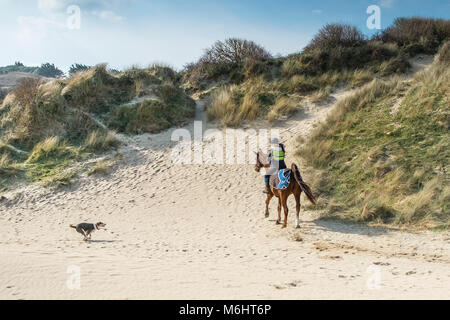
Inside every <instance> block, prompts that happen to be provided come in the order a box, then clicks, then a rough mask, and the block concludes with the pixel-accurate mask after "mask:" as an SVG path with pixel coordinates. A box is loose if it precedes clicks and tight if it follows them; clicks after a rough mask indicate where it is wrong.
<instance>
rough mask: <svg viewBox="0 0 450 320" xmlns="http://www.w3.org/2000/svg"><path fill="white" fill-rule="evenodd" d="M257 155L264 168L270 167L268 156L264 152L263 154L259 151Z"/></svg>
mask: <svg viewBox="0 0 450 320" xmlns="http://www.w3.org/2000/svg"><path fill="white" fill-rule="evenodd" d="M257 155H258V159H259V161H260V162H261V163H262V165H263V166H267V165H269V162H268V160H267V155H266V154H265V153H264V152H262V150H258V153H257Z"/></svg>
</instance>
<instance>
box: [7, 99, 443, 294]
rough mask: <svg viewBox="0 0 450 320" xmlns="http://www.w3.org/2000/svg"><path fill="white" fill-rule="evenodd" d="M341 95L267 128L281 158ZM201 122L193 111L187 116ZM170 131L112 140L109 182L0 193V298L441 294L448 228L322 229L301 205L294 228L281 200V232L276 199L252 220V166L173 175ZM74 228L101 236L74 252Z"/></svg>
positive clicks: (259, 203)
mask: <svg viewBox="0 0 450 320" xmlns="http://www.w3.org/2000/svg"><path fill="white" fill-rule="evenodd" d="M347 94H349V92H341V93H337V94H335V95H334V99H333V101H331V102H330V103H328V104H326V105H322V106H314V105H308V106H307V107H306V111H305V112H304V113H300V114H299V115H297V116H296V117H294V118H292V119H289V120H286V121H282V122H280V124H279V126H278V127H277V129H279V131H280V135H281V138H282V139H283V141H285V142H286V147H287V150H288V157H287V163H288V165H290V163H291V162H293V161H295V162H297V163H298V164H299V166H300V170H301V171H304V170H306V169H305V168H304V167H303V166H302V163H301V162H299V160H298V159H295V158H294V157H293V155H292V153H289V151H290V150H295V147H296V143H297V142H296V137H298V136H299V135H302V136H304V137H307V136H308V135H309V134H310V133H311V131H312V129H313V127H314V125H316V124H317V123H318V122H319V121H322V120H324V119H325V117H326V116H327V114H328V113H329V111H330V110H331V109H332V108H333V106H334V105H335V103H336V101H338V100H339V99H341V98H342V97H344V96H345V95H347ZM205 119H206V117H205V115H204V112H203V105H202V104H201V103H199V104H198V114H197V120H203V123H204V124H205V125H206V123H205V122H206V120H205ZM207 126H209V127H211V126H212V125H211V124H207ZM261 127H264V124H263V123H261ZM186 129H188V130H190V131H191V132H192V130H193V125H192V124H191V125H188V126H187V127H186ZM172 132H173V129H172V130H169V131H166V132H163V133H160V134H156V135H150V134H146V135H141V136H135V137H132V138H131V137H125V136H122V140H123V141H125V144H124V145H123V146H122V147H121V148H120V150H119V152H120V154H121V155H122V157H121V159H120V161H119V162H118V163H117V165H116V166H115V169H114V171H113V172H112V173H111V174H110V175H107V176H100V177H99V176H95V177H89V176H87V175H85V176H83V177H82V178H81V180H80V181H79V182H77V183H76V184H75V185H74V186H73V187H71V188H70V189H65V190H62V191H51V190H47V189H42V188H40V187H38V186H29V187H26V188H22V189H19V190H15V191H14V192H10V193H9V194H6V198H5V199H3V200H2V202H1V204H0V212H1V213H0V274H1V276H0V277H1V278H0V298H1V299H350V298H352V299H410V298H414V299H448V298H449V287H450V234H449V233H448V232H428V231H427V232H401V231H395V230H387V229H384V228H375V227H368V226H362V225H357V224H345V223H342V222H337V221H324V220H318V219H317V217H318V214H319V213H318V211H308V210H305V209H302V211H301V215H300V217H301V228H300V229H295V213H293V212H295V210H294V207H295V204H294V199H293V198H290V199H289V205H290V208H291V214H290V216H289V224H288V228H287V229H283V230H282V229H281V227H280V226H277V225H276V224H275V220H276V205H277V204H276V201H273V202H272V204H271V216H270V217H269V218H268V219H266V218H265V217H264V201H265V196H264V195H263V194H262V192H261V191H262V189H263V181H262V176H261V175H259V174H258V173H256V172H255V171H254V170H253V165H251V164H235V165H218V164H214V165H174V164H173V163H172V159H171V156H170V155H171V152H172V150H173V148H175V147H176V145H177V142H173V141H171V135H172ZM204 141H206V142H203V143H204V144H208V143H209V142H208V139H207V138H206V139H204ZM306 201H307V200H306V199H305V198H304V197H303V196H302V204H305V203H306ZM83 221H86V222H98V221H103V222H105V223H106V224H107V230H105V231H98V232H95V233H94V234H93V236H92V241H90V242H84V241H82V237H81V236H80V235H79V234H77V233H76V232H75V231H74V230H73V229H71V228H69V225H70V224H74V223H75V224H76V223H79V222H83ZM77 274H78V275H79V276H78V278H76V280H77V281H78V282H77V281H75V282H73V279H74V278H73V277H74V275H75V276H77ZM73 283H75V285H73Z"/></svg>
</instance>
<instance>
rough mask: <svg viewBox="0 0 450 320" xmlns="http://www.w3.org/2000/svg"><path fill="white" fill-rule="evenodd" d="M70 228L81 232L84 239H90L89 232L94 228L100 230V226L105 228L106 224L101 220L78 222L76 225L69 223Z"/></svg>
mask: <svg viewBox="0 0 450 320" xmlns="http://www.w3.org/2000/svg"><path fill="white" fill-rule="evenodd" d="M70 227H71V228H74V229H76V230H77V232H78V233H81V234H82V235H83V236H84V240H85V241H86V240H90V239H91V234H92V232H94V231H95V230H100V229H101V228H105V227H106V224H105V223H103V222H98V223H80V224H78V225H73V224H71V225H70Z"/></svg>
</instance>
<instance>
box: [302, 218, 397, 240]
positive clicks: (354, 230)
mask: <svg viewBox="0 0 450 320" xmlns="http://www.w3.org/2000/svg"><path fill="white" fill-rule="evenodd" d="M306 223H308V224H312V225H313V226H315V228H318V229H321V230H323V231H330V232H337V233H345V234H358V235H362V236H368V237H377V236H381V235H384V234H387V233H388V232H389V228H387V227H382V226H368V225H365V224H361V223H357V222H351V221H340V220H336V219H317V220H313V221H309V222H303V225H304V224H306Z"/></svg>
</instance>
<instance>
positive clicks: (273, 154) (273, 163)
mask: <svg viewBox="0 0 450 320" xmlns="http://www.w3.org/2000/svg"><path fill="white" fill-rule="evenodd" d="M285 155H286V151H285V150H284V145H283V144H281V143H280V144H279V145H276V146H273V147H272V148H271V150H270V152H269V161H270V168H269V170H268V172H267V174H268V175H271V174H274V173H275V172H277V171H278V170H281V169H286V168H287V167H286V163H285V162H284V158H285Z"/></svg>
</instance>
